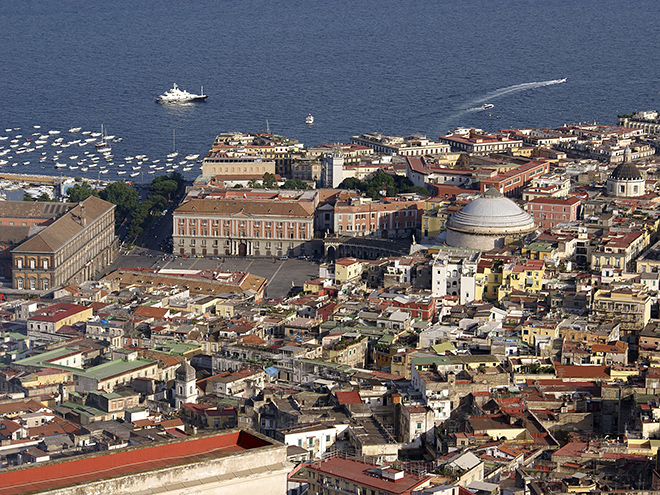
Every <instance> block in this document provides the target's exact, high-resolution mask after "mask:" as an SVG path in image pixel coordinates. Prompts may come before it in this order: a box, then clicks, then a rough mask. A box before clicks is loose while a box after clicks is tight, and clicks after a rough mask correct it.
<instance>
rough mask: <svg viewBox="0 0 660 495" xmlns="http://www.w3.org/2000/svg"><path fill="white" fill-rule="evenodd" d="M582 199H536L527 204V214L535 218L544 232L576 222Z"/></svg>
mask: <svg viewBox="0 0 660 495" xmlns="http://www.w3.org/2000/svg"><path fill="white" fill-rule="evenodd" d="M579 208H580V199H579V198H576V197H570V198H536V199H533V200H531V201H530V202H529V203H527V213H529V214H530V215H531V216H532V217H534V221H535V222H536V224H537V225H538V226H539V227H540V228H541V229H543V230H547V229H551V228H553V227H554V226H556V225H559V224H561V223H567V222H574V221H575V220H577V218H578V211H579Z"/></svg>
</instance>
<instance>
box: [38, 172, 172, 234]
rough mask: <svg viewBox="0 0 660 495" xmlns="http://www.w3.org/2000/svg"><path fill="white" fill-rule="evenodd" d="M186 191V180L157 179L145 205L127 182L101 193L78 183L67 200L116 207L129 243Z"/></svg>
mask: <svg viewBox="0 0 660 495" xmlns="http://www.w3.org/2000/svg"><path fill="white" fill-rule="evenodd" d="M184 191H185V181H184V179H183V176H182V175H181V174H180V173H178V172H173V173H171V174H169V175H160V176H158V177H156V178H154V180H153V181H152V182H151V184H150V185H149V193H148V194H147V196H146V198H144V200H142V201H141V200H140V194H139V193H138V191H137V189H135V188H134V187H132V186H131V185H129V184H127V183H126V182H124V181H117V182H113V183H111V184H109V185H108V186H107V187H106V188H105V189H101V190H100V191H97V190H96V189H93V188H92V187H91V186H90V185H89V184H88V183H86V182H79V183H76V184H74V185H73V187H71V188H69V189H68V191H67V200H68V201H69V202H72V203H73V202H78V201H83V200H85V199H87V198H88V197H90V196H97V197H100V198H101V199H104V200H105V201H108V202H110V203H112V204H114V205H115V206H116V208H115V220H116V222H117V225H118V226H124V227H125V229H126V230H125V232H126V235H127V237H128V238H129V239H135V238H136V237H137V236H139V235H140V234H141V233H142V232H144V231H145V230H146V229H148V228H149V226H150V225H151V223H152V222H153V221H154V220H155V219H156V218H158V217H159V216H161V215H162V214H163V211H164V210H165V209H166V208H167V205H168V203H170V202H172V201H175V200H176V199H177V198H178V197H179V196H181V195H182V194H183V193H184ZM38 200H39V199H38Z"/></svg>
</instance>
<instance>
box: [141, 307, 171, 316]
mask: <svg viewBox="0 0 660 495" xmlns="http://www.w3.org/2000/svg"><path fill="white" fill-rule="evenodd" d="M168 311H169V309H167V308H154V307H153V306H138V307H137V308H135V311H133V314H134V315H135V316H143V317H146V318H164V317H165V315H166V314H167V312H168Z"/></svg>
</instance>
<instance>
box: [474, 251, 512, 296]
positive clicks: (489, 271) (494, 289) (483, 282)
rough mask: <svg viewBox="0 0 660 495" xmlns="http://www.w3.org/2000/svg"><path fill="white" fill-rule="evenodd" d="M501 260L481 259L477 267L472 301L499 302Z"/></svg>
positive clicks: (502, 263)
mask: <svg viewBox="0 0 660 495" xmlns="http://www.w3.org/2000/svg"><path fill="white" fill-rule="evenodd" d="M504 261H505V260H503V259H501V258H484V257H482V258H481V260H480V261H479V265H478V266H477V273H476V284H475V293H474V300H475V301H479V300H490V301H498V300H499V290H500V285H502V267H503V265H504Z"/></svg>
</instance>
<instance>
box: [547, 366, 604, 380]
mask: <svg viewBox="0 0 660 495" xmlns="http://www.w3.org/2000/svg"><path fill="white" fill-rule="evenodd" d="M555 374H556V375H557V378H561V379H562V380H565V381H584V380H609V379H610V374H609V368H608V367H607V366H573V365H562V364H555Z"/></svg>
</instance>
